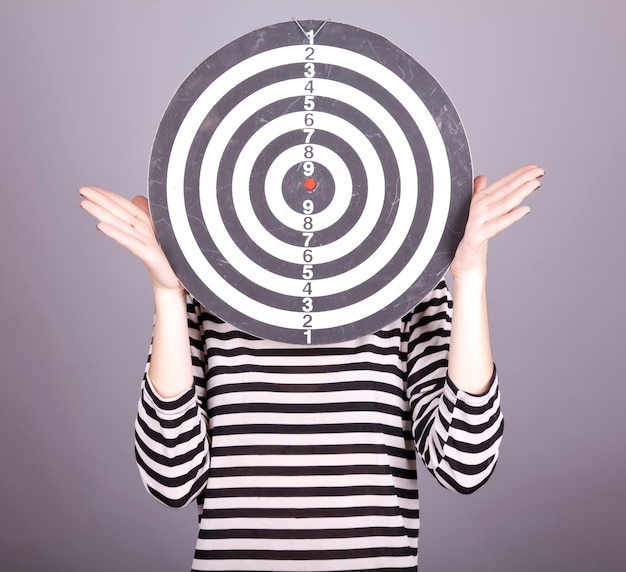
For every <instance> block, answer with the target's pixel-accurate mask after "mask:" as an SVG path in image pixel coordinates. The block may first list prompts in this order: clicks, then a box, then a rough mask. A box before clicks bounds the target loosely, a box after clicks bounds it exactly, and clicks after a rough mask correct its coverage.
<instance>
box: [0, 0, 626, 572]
mask: <svg viewBox="0 0 626 572" xmlns="http://www.w3.org/2000/svg"><path fill="white" fill-rule="evenodd" d="M312 4H313V3H304V2H303V3H300V2H298V3H296V2H288V1H272V2H258V1H249V2H244V1H238V0H229V1H228V2H208V1H205V2H201V1H177V2H174V1H168V2H166V1H164V0H160V1H159V0H152V1H148V0H141V1H121V0H116V1H111V0H109V1H108V2H87V1H78V0H74V1H70V0H65V1H61V0H58V1H52V0H50V1H43V0H42V1H39V2H35V1H32V0H31V1H18V0H1V2H0V54H1V61H0V177H1V178H0V185H1V191H0V192H1V196H2V204H1V206H0V242H1V244H2V251H1V252H2V258H1V269H2V279H1V280H0V289H1V301H0V324H1V325H2V340H1V343H0V367H1V388H2V393H1V394H0V569H1V570H3V571H5V570H6V571H10V572H19V571H31V570H42V569H44V570H55V571H56V570H63V571H74V570H77V571H78V570H81V571H82V570H90V571H96V572H97V571H110V570H121V571H125V570H129V571H130V570H150V571H151V572H159V571H175V570H186V569H188V568H189V565H190V561H191V554H192V550H193V545H194V543H195V531H196V521H195V512H194V508H193V507H191V508H188V509H185V510H182V511H178V512H177V511H172V510H169V509H166V508H163V507H161V506H160V505H158V504H157V503H156V502H155V501H153V500H152V499H151V498H149V497H148V495H147V494H146V493H145V492H144V490H143V488H142V485H141V483H140V481H139V476H138V474H137V470H136V468H135V465H134V458H133V452H132V432H133V421H134V415H135V407H136V401H137V397H138V384H139V380H140V377H141V373H142V371H143V366H144V359H145V355H146V350H147V346H148V342H149V337H150V331H151V320H152V300H151V290H150V286H149V281H148V278H147V275H146V274H145V270H144V269H143V267H142V265H141V264H140V263H138V262H137V261H136V260H135V259H134V258H133V257H132V256H131V255H130V254H128V253H127V252H125V251H123V250H122V249H121V248H119V247H117V246H116V245H114V244H113V243H111V242H110V241H109V240H107V239H106V238H105V237H104V236H103V235H101V234H100V233H98V232H96V230H95V229H94V225H95V221H94V220H92V219H91V218H90V217H89V216H88V215H87V214H86V213H84V212H82V211H81V209H80V208H79V207H78V202H79V201H78V196H77V194H76V190H77V188H78V187H79V186H80V185H83V184H94V185H100V186H104V187H108V188H111V189H113V190H115V191H117V192H120V193H122V194H125V195H126V196H129V197H130V196H132V195H134V194H138V193H144V192H145V187H146V172H147V164H148V157H149V152H150V146H151V143H152V138H153V136H154V132H155V130H156V127H157V125H158V122H159V120H160V118H161V115H162V113H163V111H164V110H165V107H166V105H167V103H168V101H169V98H170V97H171V96H172V94H173V93H174V91H175V90H176V88H177V87H178V85H179V84H180V83H181V82H182V80H183V79H184V77H185V76H186V75H187V73H189V72H190V71H191V70H192V69H193V68H194V67H195V66H196V65H197V64H198V63H200V62H201V61H202V60H203V59H204V58H205V57H207V56H208V55H209V54H210V53H212V52H213V51H215V50H216V49H217V48H219V47H221V46H222V45H224V44H225V43H227V42H229V41H230V40H232V39H234V38H236V37H238V36H240V35H242V34H244V33H246V32H248V31H250V30H252V29H255V28H258V27H261V26H264V25H268V24H271V23H275V22H278V21H284V20H288V19H290V18H291V17H297V18H302V19H304V18H309V17H313V18H327V17H328V18H331V19H333V20H336V21H340V22H346V23H350V24H353V25H356V26H361V27H364V28H366V29H369V30H372V31H375V32H378V33H380V34H382V35H384V36H386V37H387V38H388V39H390V40H391V41H393V42H394V43H396V44H397V45H399V46H400V47H402V48H403V49H405V50H406V51H408V52H409V53H410V54H412V55H413V56H414V57H415V58H416V59H417V60H418V61H420V62H421V63H422V64H423V65H424V66H425V67H426V68H427V69H428V70H429V71H430V72H431V73H432V74H433V75H435V77H437V78H438V79H439V81H440V82H441V83H442V85H443V86H444V87H445V88H446V90H447V91H448V93H449V94H450V95H451V97H452V99H453V101H454V102H455V105H456V106H457V108H458V110H459V112H460V114H461V117H462V118H463V120H464V123H465V127H466V129H467V132H468V135H469V139H470V142H471V145H472V151H473V156H474V162H475V167H476V172H477V173H485V174H487V175H488V176H489V177H490V178H492V179H493V178H495V177H498V176H500V175H502V174H504V173H506V172H507V171H509V170H510V169H512V168H514V167H516V166H518V165H519V164H524V163H529V162H535V163H538V164H540V165H542V166H543V167H545V169H546V171H547V175H546V177H545V179H544V187H543V189H542V190H541V191H540V192H538V193H536V194H535V195H534V196H533V197H531V199H530V200H529V203H530V204H531V206H532V207H533V213H532V214H531V215H530V216H529V217H527V218H525V219H524V220H523V221H522V222H521V223H520V224H519V225H517V226H516V227H515V228H513V229H510V230H509V231H508V232H507V233H505V234H503V235H501V236H499V237H498V238H497V239H495V240H494V241H492V244H491V245H490V278H489V288H490V309H491V325H492V330H493V337H494V346H495V353H496V359H497V363H498V367H499V371H500V374H501V378H502V389H503V399H504V403H503V405H504V411H505V415H506V420H507V425H506V431H505V440H504V442H503V448H502V456H501V460H500V462H499V465H498V467H497V469H496V472H495V474H494V475H493V478H492V479H491V481H490V483H489V484H488V486H486V487H485V488H484V489H482V490H481V491H479V492H477V493H476V494H474V495H471V496H468V497H463V496H459V495H456V494H454V493H449V492H447V491H445V490H443V489H442V488H440V487H439V486H438V485H437V484H436V483H434V481H433V479H432V478H431V477H430V476H427V475H426V474H424V475H423V479H422V483H421V486H422V498H423V506H422V508H423V510H422V536H421V542H420V546H421V552H420V564H421V565H420V571H421V572H436V571H444V572H452V571H456V570H459V571H460V570H463V571H464V572H471V571H481V572H483V571H494V572H495V571H504V570H506V571H527V570H535V571H544V570H545V571H552V570H559V571H560V570H570V571H588V570H601V571H613V570H615V571H617V570H624V562H625V561H626V558H625V556H626V555H625V550H624V536H625V533H626V526H625V525H624V514H626V502H625V493H624V485H625V484H626V482H625V480H626V479H625V477H626V455H625V454H624V453H625V447H624V441H623V438H624V434H625V431H624V403H625V402H626V400H625V398H626V394H625V390H624V378H625V376H624V372H625V366H624V332H623V326H624V320H625V317H626V316H625V314H626V304H625V302H624V293H623V280H624V277H625V271H624V270H625V269H624V253H623V250H624V244H625V236H624V226H625V216H624V214H625V212H626V200H625V194H626V184H625V177H624V173H625V165H626V159H625V157H624V146H623V140H624V136H625V135H626V130H625V114H624V111H623V108H624V102H625V101H626V82H625V80H624V63H625V57H624V56H625V55H626V50H625V48H626V34H625V33H624V21H625V20H626V5H625V4H624V3H623V2H622V1H621V0H614V1H610V0H595V1H594V2H591V1H589V2H582V1H565V0H564V1H553V0H543V1H541V0H527V1H525V2H502V1H496V0H493V1H491V0H474V1H472V2H469V1H464V0H457V1H453V0H446V1H438V2H416V1H413V2H408V1H396V2H393V1H386V2H374V1H359V2H356V1H343V2H338V1H334V2H330V1H326V0H317V1H316V2H315V6H313V5H312Z"/></svg>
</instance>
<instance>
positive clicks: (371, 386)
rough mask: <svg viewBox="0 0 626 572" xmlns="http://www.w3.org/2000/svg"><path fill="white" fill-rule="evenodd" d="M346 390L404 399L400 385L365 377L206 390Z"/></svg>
mask: <svg viewBox="0 0 626 572" xmlns="http://www.w3.org/2000/svg"><path fill="white" fill-rule="evenodd" d="M346 391H370V392H380V393H388V394H390V395H394V396H396V397H399V398H400V399H401V400H404V399H405V394H404V392H403V390H402V387H400V386H396V385H393V384H391V383H383V382H377V381H372V380H368V379H367V378H364V379H363V380H362V381H361V380H354V381H334V382H332V383H323V382H321V383H267V382H262V381H257V382H235V383H229V384H223V385H217V386H213V387H211V388H210V389H209V392H208V399H211V398H213V397H216V396H217V395H224V394H227V393H232V392H237V393H252V392H267V393H344V392H346Z"/></svg>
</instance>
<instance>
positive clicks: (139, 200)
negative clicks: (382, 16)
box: [133, 195, 150, 214]
mask: <svg viewBox="0 0 626 572" xmlns="http://www.w3.org/2000/svg"><path fill="white" fill-rule="evenodd" d="M133 204H134V205H135V206H138V207H139V208H140V209H141V210H142V211H144V212H145V213H146V214H150V207H149V206H148V199H146V197H142V196H141V195H138V196H136V197H133Z"/></svg>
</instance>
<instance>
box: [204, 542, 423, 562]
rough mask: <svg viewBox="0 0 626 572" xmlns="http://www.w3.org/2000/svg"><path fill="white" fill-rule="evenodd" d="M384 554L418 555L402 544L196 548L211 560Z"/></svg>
mask: <svg viewBox="0 0 626 572" xmlns="http://www.w3.org/2000/svg"><path fill="white" fill-rule="evenodd" d="M383 556H387V557H395V558H401V557H406V556H417V552H416V550H415V549H414V548H411V547H409V546H402V547H398V548H392V547H378V548H376V547H374V548H353V549H346V550H329V549H323V550H286V549H281V550H245V549H242V548H236V549H233V550H210V551H206V550H198V549H196V558H197V559H203V558H206V559H209V560H231V559H235V560H258V561H263V560H270V561H271V560H273V561H275V562H278V561H281V560H302V561H316V562H323V561H325V560H344V559H350V558H357V559H358V558H368V559H369V558H380V557H383Z"/></svg>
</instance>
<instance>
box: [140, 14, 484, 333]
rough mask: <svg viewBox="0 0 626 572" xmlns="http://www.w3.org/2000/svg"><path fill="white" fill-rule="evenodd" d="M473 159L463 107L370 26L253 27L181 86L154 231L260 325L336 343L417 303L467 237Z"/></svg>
mask: <svg viewBox="0 0 626 572" xmlns="http://www.w3.org/2000/svg"><path fill="white" fill-rule="evenodd" d="M471 189H472V166H471V158H470V153H469V147H468V143H467V138H466V134H465V131H464V129H463V126H462V124H461V121H460V119H459V116H458V113H457V112H456V110H455V108H454V106H453V104H452V102H451V101H450V99H449V97H448V96H447V94H446V93H445V91H444V90H443V89H442V87H441V86H440V85H439V84H438V83H437V82H436V81H435V79H434V78H433V77H432V76H431V75H430V74H429V73H428V72H427V71H426V70H425V69H424V68H423V67H422V66H421V65H419V64H418V63H417V62H416V61H415V60H414V59H413V58H412V57H410V56H409V55H408V54H406V53H405V52H404V51H402V50H401V49H400V48H398V47H397V46H395V45H394V44H392V43H391V42H389V41H388V40H386V39H385V38H383V37H381V36H379V35H377V34H374V33H372V32H369V31H366V30H363V29H360V28H356V27H353V26H349V25H346V24H340V23H336V22H332V21H317V20H310V21H295V20H294V21H290V22H283V23H279V24H275V25H271V26H267V27H264V28H261V29H258V30H256V31H253V32H250V33H249V34H246V35H244V36H242V37H240V38H238V39H236V40H234V41H233V42H231V43H229V44H228V45H226V46H224V47H223V48H221V49H220V50H219V51H217V52H215V53H214V54H212V55H211V56H209V57H208V58H207V59H206V60H205V61H203V62H202V63H201V64H200V65H199V66H198V67H197V68H196V69H195V70H194V71H193V72H192V73H191V74H190V75H189V76H188V77H187V79H186V80H185V81H184V82H183V83H182V85H181V86H180V87H179V89H178V90H177V91H176V93H175V95H174V97H173V98H172V100H171V102H170V104H169V106H168V107H167V109H166V111H165V113H164V116H163V118H162V120H161V123H160V125H159V129H158V131H157V135H156V137H155V141H154V145H153V149H152V156H151V162H150V173H149V203H150V212H151V215H152V219H153V222H154V226H155V231H156V234H157V238H158V240H159V242H160V244H161V246H162V248H163V250H164V252H165V254H166V256H167V258H168V260H169V261H170V263H171V265H172V267H173V269H174V271H175V272H176V274H177V276H178V277H179V279H180V280H181V282H182V284H183V285H184V286H185V288H186V289H187V290H188V291H189V292H190V294H192V295H193V296H194V297H195V298H196V299H197V300H198V301H199V302H200V303H201V304H202V305H204V306H205V307H206V308H207V309H208V310H209V311H211V312H212V313H214V314H215V315H217V316H218V317H219V318H221V319H222V320H224V321H226V322H229V323H230V324H232V325H234V326H235V327H236V328H238V329H240V330H242V331H245V332H248V333H249V334H252V335H254V336H258V337H260V338H265V339H269V340H275V341H279V342H285V343H290V344H304V345H308V344H329V343H336V342H343V341H347V340H352V339H355V338H358V337H360V336H363V335H365V334H368V333H372V332H375V331H377V330H379V329H381V328H382V327H384V326H386V325H388V324H390V323H392V322H393V321H394V320H397V319H398V318H401V317H402V316H404V315H405V314H406V313H408V312H409V311H410V310H411V309H412V308H413V307H414V306H415V305H416V304H418V303H419V302H420V300H422V299H423V298H424V296H425V295H426V294H427V293H428V292H429V291H430V290H431V289H432V288H433V287H434V286H435V285H436V284H437V282H438V281H439V280H440V279H441V277H442V276H443V274H444V273H445V271H446V270H447V268H448V266H449V265H450V262H451V260H452V257H453V255H454V252H455V250H456V247H457V245H458V243H459V241H460V239H461V237H462V234H463V230H464V227H465V223H466V220H467V213H468V208H469V201H470V198H471V193H472V190H471Z"/></svg>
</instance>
